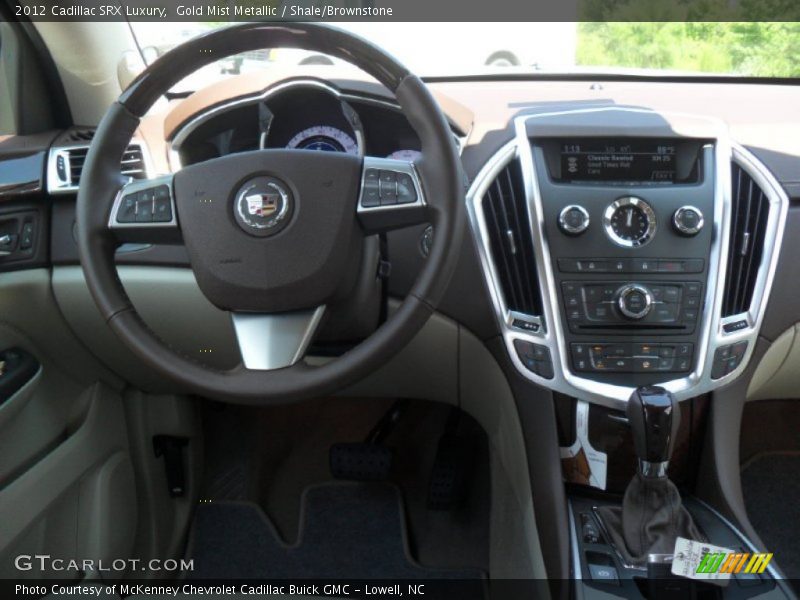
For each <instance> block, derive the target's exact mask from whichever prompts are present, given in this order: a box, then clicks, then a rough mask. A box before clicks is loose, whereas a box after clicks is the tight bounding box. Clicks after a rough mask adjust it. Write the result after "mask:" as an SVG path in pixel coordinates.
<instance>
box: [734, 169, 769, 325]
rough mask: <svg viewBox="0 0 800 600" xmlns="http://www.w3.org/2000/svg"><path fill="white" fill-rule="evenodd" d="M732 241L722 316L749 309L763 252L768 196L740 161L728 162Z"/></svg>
mask: <svg viewBox="0 0 800 600" xmlns="http://www.w3.org/2000/svg"><path fill="white" fill-rule="evenodd" d="M731 175H732V177H731V209H732V210H731V233H730V236H731V237H730V240H731V244H730V247H729V248H728V269H727V273H726V275H725V291H724V296H723V300H722V316H723V318H725V317H732V316H735V315H739V314H743V313H746V312H748V311H749V309H750V304H751V303H752V301H753V292H754V291H755V285H756V279H757V277H758V271H759V269H760V267H761V259H762V255H763V253H764V243H765V241H766V233H767V220H768V218H769V199H768V198H767V195H766V194H765V193H764V191H763V190H762V189H761V188H760V187H759V186H758V184H757V183H756V182H755V180H754V179H753V177H752V176H751V175H750V174H749V173H748V172H747V171H746V170H745V169H744V168H743V167H741V166H740V165H738V164H737V163H736V162H734V163H733V164H732V165H731Z"/></svg>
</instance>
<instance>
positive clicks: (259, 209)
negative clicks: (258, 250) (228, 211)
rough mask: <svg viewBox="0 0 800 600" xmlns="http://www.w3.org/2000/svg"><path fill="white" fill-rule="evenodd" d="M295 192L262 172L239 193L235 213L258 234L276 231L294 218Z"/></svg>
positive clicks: (241, 224)
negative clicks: (261, 174)
mask: <svg viewBox="0 0 800 600" xmlns="http://www.w3.org/2000/svg"><path fill="white" fill-rule="evenodd" d="M292 212H293V200H292V194H291V192H290V191H289V188H288V187H287V186H286V184H284V183H283V182H282V181H280V180H278V179H277V178H275V177H270V176H260V177H254V178H253V179H250V180H249V181H246V182H245V183H244V184H243V185H242V186H241V187H240V188H239V191H238V192H237V193H236V197H235V199H234V205H233V216H234V218H235V219H236V222H237V223H238V224H239V227H241V229H242V230H243V231H245V232H246V233H249V234H250V235H254V236H258V237H267V236H271V235H275V234H276V233H278V232H279V231H281V230H283V229H284V228H285V227H286V226H287V225H288V224H289V221H290V220H291V219H290V217H291V216H292Z"/></svg>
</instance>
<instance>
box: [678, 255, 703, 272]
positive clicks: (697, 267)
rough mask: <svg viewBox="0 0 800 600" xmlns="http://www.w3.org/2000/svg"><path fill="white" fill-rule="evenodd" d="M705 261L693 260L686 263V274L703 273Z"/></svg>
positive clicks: (684, 269) (684, 268)
mask: <svg viewBox="0 0 800 600" xmlns="http://www.w3.org/2000/svg"><path fill="white" fill-rule="evenodd" d="M704 266H705V261H704V260H703V259H702V258H691V259H689V260H687V261H685V262H684V266H683V272H684V273H702V272H703V267H704Z"/></svg>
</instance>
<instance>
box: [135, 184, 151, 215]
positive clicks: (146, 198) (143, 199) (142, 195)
mask: <svg viewBox="0 0 800 600" xmlns="http://www.w3.org/2000/svg"><path fill="white" fill-rule="evenodd" d="M154 204H155V194H154V193H153V190H143V191H141V192H139V197H138V199H137V200H136V222H137V223H152V222H153V205H154Z"/></svg>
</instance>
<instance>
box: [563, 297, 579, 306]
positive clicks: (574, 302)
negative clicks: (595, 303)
mask: <svg viewBox="0 0 800 600" xmlns="http://www.w3.org/2000/svg"><path fill="white" fill-rule="evenodd" d="M564 305H565V306H566V307H567V308H577V307H579V306H580V305H581V297H580V296H578V295H574V294H570V295H568V296H564Z"/></svg>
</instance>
